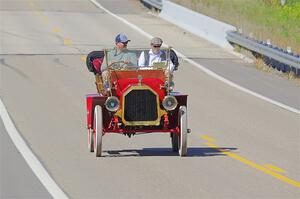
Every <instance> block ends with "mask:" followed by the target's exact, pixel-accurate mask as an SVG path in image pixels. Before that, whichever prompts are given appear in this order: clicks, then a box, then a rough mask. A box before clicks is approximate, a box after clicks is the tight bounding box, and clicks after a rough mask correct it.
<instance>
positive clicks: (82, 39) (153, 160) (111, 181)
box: [0, 0, 300, 198]
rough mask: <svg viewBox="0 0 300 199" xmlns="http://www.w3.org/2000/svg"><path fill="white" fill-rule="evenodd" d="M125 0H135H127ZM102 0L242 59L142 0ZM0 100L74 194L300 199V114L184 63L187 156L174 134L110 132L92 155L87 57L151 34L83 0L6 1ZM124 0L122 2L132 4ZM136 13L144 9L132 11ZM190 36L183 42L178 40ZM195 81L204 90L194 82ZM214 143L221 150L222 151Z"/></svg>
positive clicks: (188, 46) (141, 41)
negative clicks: (175, 145) (173, 144)
mask: <svg viewBox="0 0 300 199" xmlns="http://www.w3.org/2000/svg"><path fill="white" fill-rule="evenodd" d="M124 1H125V0H124ZM124 1H123V0H122V1H121V0H113V1H110V0H101V1H99V2H101V3H103V5H105V6H106V7H107V8H109V9H111V10H115V9H116V5H117V4H116V3H118V2H123V3H122V5H124V6H125V8H126V9H125V10H122V12H121V13H119V15H120V16H122V17H124V18H126V19H127V20H129V21H131V22H133V23H135V24H137V25H138V26H141V27H142V28H143V29H144V30H145V31H147V32H149V33H151V34H153V35H158V36H161V37H163V38H166V39H165V40H166V42H167V43H168V44H170V45H173V44H174V45H173V46H175V44H176V47H182V48H181V49H180V50H181V51H182V52H184V53H185V54H186V55H188V56H196V57H201V56H202V57H205V58H207V59H209V58H212V57H214V58H218V61H216V62H222V60H228V59H235V58H234V57H232V55H229V54H228V53H226V52H225V51H223V50H221V49H219V48H218V47H216V46H214V45H211V44H209V43H208V42H206V41H204V40H201V39H199V38H197V37H195V36H193V35H190V34H184V33H183V31H182V30H180V29H178V28H177V27H175V26H173V25H172V24H169V23H167V22H165V21H162V20H161V19H159V18H155V17H154V18H153V16H151V15H148V14H147V13H146V11H145V10H144V9H142V8H140V6H139V4H136V3H135V1H133V0H129V1H128V3H127V4H125V3H124ZM0 2H1V20H2V21H1V49H0V51H1V55H0V59H1V62H0V66H1V73H2V76H1V78H2V80H1V91H0V92H1V93H0V94H1V98H2V100H3V101H4V103H5V105H6V107H7V109H8V111H9V113H10V115H11V116H12V118H13V120H14V122H15V124H16V126H17V128H18V129H19V131H20V132H21V134H22V136H23V137H24V139H25V140H26V141H27V143H28V144H29V145H30V147H31V148H32V149H33V151H34V152H35V153H36V154H37V156H38V157H39V159H40V160H41V162H43V164H44V165H45V167H46V168H47V170H48V171H49V173H50V174H51V176H53V178H54V179H55V181H56V182H57V184H58V185H59V186H60V187H61V188H62V189H63V190H64V191H65V192H66V193H67V194H68V195H69V196H70V197H72V198H299V197H300V189H299V187H297V185H298V186H299V182H300V169H299V165H300V156H299V153H300V143H299V139H300V126H299V124H300V123H299V119H300V118H299V115H297V114H294V113H291V112H289V111H286V110H284V109H282V108H278V107H277V106H275V105H271V104H269V103H267V102H265V101H262V100H260V99H257V98H255V97H253V96H250V95H248V94H245V93H243V92H240V91H238V90H236V89H234V88H232V87H229V86H227V85H224V84H223V83H222V82H220V81H218V80H215V79H213V78H211V77H208V76H207V75H206V74H205V73H203V72H202V71H200V70H199V69H197V68H195V67H194V66H192V65H190V64H188V63H185V62H183V63H182V65H181V68H180V70H179V71H178V72H177V73H176V75H175V78H176V89H177V90H180V91H183V92H186V93H188V94H189V104H188V108H189V112H188V113H189V125H190V127H191V128H192V131H193V132H192V134H190V136H189V146H190V148H189V151H188V157H186V158H180V157H177V156H176V155H175V154H174V153H172V152H171V148H170V140H169V136H168V135H162V134H151V135H143V136H135V137H133V138H132V139H128V138H127V137H125V136H120V135H107V136H105V137H104V143H103V144H104V151H105V153H104V155H105V157H103V158H95V157H94V154H91V153H89V152H88V150H87V143H86V129H85V114H86V113H85V101H84V95H85V94H87V93H93V92H95V88H94V84H93V76H92V74H90V73H89V72H88V71H87V70H86V68H85V65H84V62H83V60H82V54H85V53H87V52H89V51H91V50H94V49H101V48H103V47H109V46H111V45H112V43H113V40H114V35H116V34H117V33H119V32H124V33H126V34H127V35H128V36H129V37H130V38H131V39H132V42H131V43H130V46H133V47H141V46H147V45H148V42H149V40H148V39H146V38H145V37H144V36H142V35H141V34H139V33H137V32H136V31H135V30H133V29H131V28H129V27H128V26H127V25H125V24H123V23H121V22H120V21H118V20H116V19H115V18H113V17H112V16H110V15H108V14H107V13H105V12H103V11H102V10H101V9H99V8H97V7H95V6H94V5H93V4H92V3H90V2H89V1H85V0H76V1H72V3H71V4H70V1H67V0H65V1H50V0H43V1H37V0H28V1H25V0H24V1H4V0H1V1H0ZM124 6H123V7H124ZM132 10H134V11H133V12H132ZM178 38H180V39H178ZM195 85H196V86H195ZM212 147H218V148H222V149H223V150H221V151H220V150H217V149H215V148H212Z"/></svg>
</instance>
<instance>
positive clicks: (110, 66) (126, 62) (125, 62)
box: [107, 60, 129, 69]
mask: <svg viewBox="0 0 300 199" xmlns="http://www.w3.org/2000/svg"><path fill="white" fill-rule="evenodd" d="M121 63H122V64H125V65H127V64H129V61H127V60H126V61H123V60H121V61H115V62H110V63H108V66H107V67H108V68H112V66H113V65H114V64H121ZM123 67H124V66H123ZM123 67H120V65H119V66H118V67H116V68H118V69H120V68H123Z"/></svg>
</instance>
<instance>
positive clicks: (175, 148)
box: [171, 133, 179, 152]
mask: <svg viewBox="0 0 300 199" xmlns="http://www.w3.org/2000/svg"><path fill="white" fill-rule="evenodd" d="M178 140H179V136H178V135H177V134H176V133H171V141H172V150H173V152H178V150H179V146H178Z"/></svg>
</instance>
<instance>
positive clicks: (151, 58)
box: [138, 49, 174, 71]
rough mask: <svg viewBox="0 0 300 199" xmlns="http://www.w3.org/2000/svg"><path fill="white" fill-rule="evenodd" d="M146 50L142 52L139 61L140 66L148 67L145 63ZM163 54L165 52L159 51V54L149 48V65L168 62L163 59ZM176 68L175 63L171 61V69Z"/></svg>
mask: <svg viewBox="0 0 300 199" xmlns="http://www.w3.org/2000/svg"><path fill="white" fill-rule="evenodd" d="M144 53H145V52H144V51H143V52H142V53H141V55H140V57H139V61H138V65H139V66H140V67H147V66H146V65H145V64H146V63H145V62H146V60H145V55H144ZM161 54H163V52H162V51H159V53H158V54H154V53H153V51H152V49H150V50H149V65H148V66H153V63H157V62H166V60H165V61H162V60H161ZM173 69H174V64H173V63H172V62H171V61H170V70H171V71H173Z"/></svg>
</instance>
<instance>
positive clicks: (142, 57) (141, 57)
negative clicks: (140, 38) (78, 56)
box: [138, 51, 145, 67]
mask: <svg viewBox="0 0 300 199" xmlns="http://www.w3.org/2000/svg"><path fill="white" fill-rule="evenodd" d="M138 65H139V66H140V67H144V66H145V55H144V51H143V52H141V55H140V57H139V62H138Z"/></svg>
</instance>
